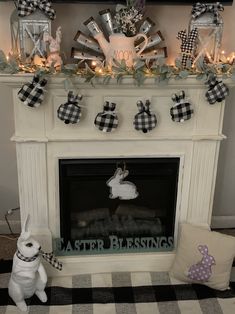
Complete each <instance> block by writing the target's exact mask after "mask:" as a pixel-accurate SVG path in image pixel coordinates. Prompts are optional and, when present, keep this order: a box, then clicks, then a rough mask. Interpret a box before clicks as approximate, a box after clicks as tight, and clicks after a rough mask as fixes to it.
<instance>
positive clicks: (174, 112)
mask: <svg viewBox="0 0 235 314" xmlns="http://www.w3.org/2000/svg"><path fill="white" fill-rule="evenodd" d="M171 99H172V100H173V101H174V102H175V104H174V106H173V107H171V109H170V114H171V119H172V120H173V121H174V122H184V121H186V120H189V119H191V118H192V116H193V113H194V110H193V108H192V105H191V104H190V103H189V102H188V101H186V99H185V92H184V91H183V90H182V91H181V92H180V93H178V94H174V95H172V97H171Z"/></svg>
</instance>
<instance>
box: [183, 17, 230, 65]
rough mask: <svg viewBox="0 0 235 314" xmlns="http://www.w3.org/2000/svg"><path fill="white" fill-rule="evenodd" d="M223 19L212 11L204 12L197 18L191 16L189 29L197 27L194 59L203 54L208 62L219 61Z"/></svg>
mask: <svg viewBox="0 0 235 314" xmlns="http://www.w3.org/2000/svg"><path fill="white" fill-rule="evenodd" d="M223 25H224V24H223V19H222V17H221V16H220V15H219V14H217V16H216V18H215V14H214V13H213V12H206V13H204V14H202V15H200V16H199V17H197V18H192V19H191V21H190V25H189V29H190V30H192V29H193V28H197V29H198V45H197V51H196V58H195V61H194V62H196V61H197V59H198V58H199V57H200V56H205V57H206V58H207V59H208V61H209V62H211V63H217V62H218V61H219V55H220V48H221V41H222V35H223Z"/></svg>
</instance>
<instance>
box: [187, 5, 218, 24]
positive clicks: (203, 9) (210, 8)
mask: <svg viewBox="0 0 235 314" xmlns="http://www.w3.org/2000/svg"><path fill="white" fill-rule="evenodd" d="M219 11H224V7H223V5H222V4H221V3H219V2H216V3H200V2H197V3H195V4H194V5H193V8H192V18H193V19H197V18H199V17H200V16H202V15H203V14H205V13H212V14H213V16H214V20H213V22H214V23H215V24H218V23H219V21H220V14H219Z"/></svg>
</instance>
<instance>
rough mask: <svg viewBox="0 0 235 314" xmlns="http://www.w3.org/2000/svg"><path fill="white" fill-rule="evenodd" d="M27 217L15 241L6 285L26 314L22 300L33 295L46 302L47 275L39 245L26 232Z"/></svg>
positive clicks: (25, 307) (11, 295)
mask: <svg viewBox="0 0 235 314" xmlns="http://www.w3.org/2000/svg"><path fill="white" fill-rule="evenodd" d="M28 220H29V216H28V217H27V218H26V220H25V223H24V225H23V228H22V232H21V234H20V237H19V239H18V241H17V251H16V253H15V255H14V258H13V266H12V273H11V277H10V281H9V284H8V293H9V295H10V297H11V298H12V300H13V301H14V302H15V304H16V305H17V307H18V308H19V309H20V310H21V311H24V312H27V310H28V307H27V305H26V303H25V300H24V299H27V298H30V297H31V296H33V294H36V295H37V297H38V298H39V299H40V300H41V301H42V302H46V301H47V295H46V293H45V291H44V289H45V286H46V283H47V274H46V271H45V269H44V267H43V265H42V263H41V261H40V257H39V251H40V249H41V247H40V244H39V243H38V242H37V241H36V240H34V239H33V238H32V237H31V235H30V232H28V231H27V227H28V226H27V225H28Z"/></svg>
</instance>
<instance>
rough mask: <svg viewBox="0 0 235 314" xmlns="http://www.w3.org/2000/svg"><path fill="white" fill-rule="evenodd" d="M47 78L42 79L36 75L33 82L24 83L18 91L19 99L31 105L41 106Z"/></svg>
mask: <svg viewBox="0 0 235 314" xmlns="http://www.w3.org/2000/svg"><path fill="white" fill-rule="evenodd" d="M46 84H47V80H46V79H43V80H41V81H40V78H39V76H37V75H35V76H34V78H33V80H32V82H31V83H26V84H24V85H23V86H22V87H21V89H20V90H19V92H18V97H19V99H20V100H21V101H22V102H23V103H24V104H25V105H27V106H29V107H39V106H40V105H41V103H42V102H43V99H44V87H45V86H46Z"/></svg>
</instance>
